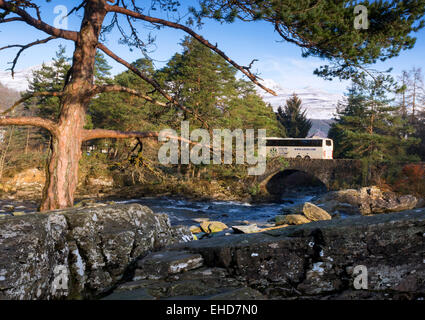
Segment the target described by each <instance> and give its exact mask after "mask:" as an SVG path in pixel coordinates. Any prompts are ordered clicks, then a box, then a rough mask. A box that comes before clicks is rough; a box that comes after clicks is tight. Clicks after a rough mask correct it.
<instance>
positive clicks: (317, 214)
mask: <svg viewBox="0 0 425 320" xmlns="http://www.w3.org/2000/svg"><path fill="white" fill-rule="evenodd" d="M303 213H304V215H305V216H306V217H307V219H309V220H311V221H320V220H331V219H332V217H331V215H330V214H329V213H327V212H326V211H325V210H323V209H321V208H319V207H318V206H316V205H314V204H312V203H310V202H306V203H304V207H303Z"/></svg>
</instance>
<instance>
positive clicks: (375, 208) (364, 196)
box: [316, 186, 418, 215]
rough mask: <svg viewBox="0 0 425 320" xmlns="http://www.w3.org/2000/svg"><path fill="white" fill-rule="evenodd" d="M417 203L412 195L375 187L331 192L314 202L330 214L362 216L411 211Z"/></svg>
mask: <svg viewBox="0 0 425 320" xmlns="http://www.w3.org/2000/svg"><path fill="white" fill-rule="evenodd" d="M417 203H418V199H417V198H416V197H414V196H412V195H398V194H396V193H394V192H383V191H382V190H380V189H379V188H378V187H376V186H372V187H364V188H361V189H358V190H355V189H348V190H340V191H333V192H329V193H327V194H326V195H324V196H323V197H321V198H320V199H318V200H317V201H316V204H317V205H318V206H319V207H321V208H322V209H324V210H326V211H328V212H330V213H334V212H337V211H338V212H341V213H346V214H362V215H370V214H377V213H389V212H398V211H404V210H411V209H413V208H415V207H416V205H417Z"/></svg>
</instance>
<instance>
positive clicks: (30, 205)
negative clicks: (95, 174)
mask: <svg viewBox="0 0 425 320" xmlns="http://www.w3.org/2000/svg"><path fill="white" fill-rule="evenodd" d="M317 195H318V193H317V191H316V190H304V191H303V192H294V193H292V194H286V195H285V196H283V197H282V198H281V200H280V201H278V202H272V203H259V204H253V203H244V202H236V201H194V200H185V199H182V198H174V197H144V198H139V199H131V200H116V201H115V202H116V203H140V204H142V205H146V206H148V207H149V208H151V209H152V210H153V211H154V212H155V213H166V214H168V216H169V217H170V221H171V224H172V225H186V226H192V225H196V224H197V222H196V221H194V220H193V219H196V218H208V219H209V220H211V221H221V222H223V223H225V224H226V225H228V226H229V227H231V226H234V225H241V224H248V223H256V224H257V225H258V226H259V227H268V226H272V225H274V223H272V222H271V221H272V220H273V219H274V217H275V216H276V215H278V214H282V210H283V209H289V208H290V207H292V206H296V205H299V204H300V203H304V202H306V201H310V200H312V199H313V198H315V197H316V196H317ZM100 202H102V201H100ZM9 205H13V206H14V207H15V209H14V211H23V212H33V211H35V210H36V208H37V203H36V202H34V201H15V200H4V199H2V200H0V208H2V209H3V210H0V214H1V213H3V214H4V213H6V212H5V211H8V210H7V209H6V208H7V206H9ZM5 209H6V210H5Z"/></svg>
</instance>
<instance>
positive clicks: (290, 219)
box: [275, 214, 311, 226]
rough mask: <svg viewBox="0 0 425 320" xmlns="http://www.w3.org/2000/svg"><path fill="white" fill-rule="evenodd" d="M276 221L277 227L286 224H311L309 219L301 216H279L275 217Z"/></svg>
mask: <svg viewBox="0 0 425 320" xmlns="http://www.w3.org/2000/svg"><path fill="white" fill-rule="evenodd" d="M275 220H276V225H277V226H280V225H285V224H290V225H298V224H304V223H309V222H311V221H310V220H309V219H308V218H306V217H305V216H303V215H301V214H287V215H284V216H282V215H279V216H276V217H275Z"/></svg>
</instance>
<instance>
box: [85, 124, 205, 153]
mask: <svg viewBox="0 0 425 320" xmlns="http://www.w3.org/2000/svg"><path fill="white" fill-rule="evenodd" d="M82 136H83V141H88V140H94V139H108V138H109V139H128V138H137V139H146V138H158V137H159V132H156V131H146V132H141V131H119V130H107V129H91V130H83V135H82ZM164 138H168V139H172V140H178V141H181V142H185V143H188V144H191V145H200V146H203V147H207V148H209V149H211V150H213V148H212V147H211V146H209V145H204V144H200V143H199V142H195V141H192V140H189V139H185V138H182V137H179V136H173V135H164Z"/></svg>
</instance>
